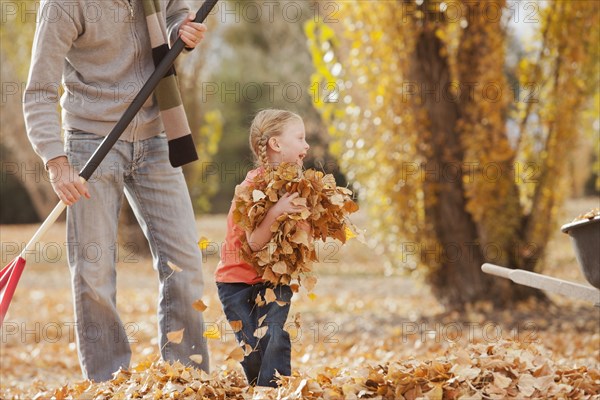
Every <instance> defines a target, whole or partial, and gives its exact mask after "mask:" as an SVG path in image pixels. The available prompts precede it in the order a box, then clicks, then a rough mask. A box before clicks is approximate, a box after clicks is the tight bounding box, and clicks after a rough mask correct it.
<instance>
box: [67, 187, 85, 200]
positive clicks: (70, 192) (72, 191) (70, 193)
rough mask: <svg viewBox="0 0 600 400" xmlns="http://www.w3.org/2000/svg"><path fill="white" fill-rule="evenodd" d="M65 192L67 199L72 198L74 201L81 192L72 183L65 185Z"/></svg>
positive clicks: (79, 196)
mask: <svg viewBox="0 0 600 400" xmlns="http://www.w3.org/2000/svg"><path fill="white" fill-rule="evenodd" d="M65 194H66V195H67V197H68V198H69V199H71V200H73V201H74V202H75V201H77V200H79V199H80V198H81V194H80V193H79V191H78V190H77V188H76V187H75V185H74V184H73V183H71V184H68V185H65Z"/></svg>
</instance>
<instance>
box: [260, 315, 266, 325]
mask: <svg viewBox="0 0 600 400" xmlns="http://www.w3.org/2000/svg"><path fill="white" fill-rule="evenodd" d="M266 318H267V314H265V315H263V316H262V317H260V318H259V319H258V326H261V325H262V323H263V322H264V320H265V319H266Z"/></svg>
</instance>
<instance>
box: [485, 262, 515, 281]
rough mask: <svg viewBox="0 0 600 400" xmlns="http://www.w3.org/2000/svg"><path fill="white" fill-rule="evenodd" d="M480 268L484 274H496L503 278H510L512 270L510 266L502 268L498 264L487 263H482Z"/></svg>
mask: <svg viewBox="0 0 600 400" xmlns="http://www.w3.org/2000/svg"><path fill="white" fill-rule="evenodd" d="M481 270H482V271H483V272H485V273H486V274H490V275H496V276H499V277H500V278H505V279H510V273H511V271H514V270H513V269H510V268H504V267H500V266H498V265H494V264H489V263H485V264H483V265H482V266H481Z"/></svg>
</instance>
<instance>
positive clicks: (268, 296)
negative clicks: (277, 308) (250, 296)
mask: <svg viewBox="0 0 600 400" xmlns="http://www.w3.org/2000/svg"><path fill="white" fill-rule="evenodd" d="M275 300H277V296H276V295H275V291H273V289H271V288H267V290H265V301H266V302H267V304H270V303H272V302H274V301H275Z"/></svg>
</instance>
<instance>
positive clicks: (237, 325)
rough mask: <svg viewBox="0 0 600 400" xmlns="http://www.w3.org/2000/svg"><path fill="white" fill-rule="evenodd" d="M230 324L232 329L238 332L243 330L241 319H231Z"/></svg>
mask: <svg viewBox="0 0 600 400" xmlns="http://www.w3.org/2000/svg"><path fill="white" fill-rule="evenodd" d="M229 325H231V329H232V330H233V331H234V332H236V333H237V332H239V331H241V330H242V321H241V320H236V321H229Z"/></svg>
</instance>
